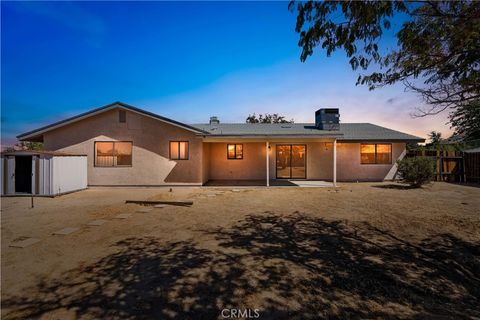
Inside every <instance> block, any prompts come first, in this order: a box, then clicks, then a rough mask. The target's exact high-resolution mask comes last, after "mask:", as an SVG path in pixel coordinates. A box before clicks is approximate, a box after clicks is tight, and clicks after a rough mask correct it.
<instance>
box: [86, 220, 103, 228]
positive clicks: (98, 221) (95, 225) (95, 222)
mask: <svg viewBox="0 0 480 320" xmlns="http://www.w3.org/2000/svg"><path fill="white" fill-rule="evenodd" d="M105 222H107V220H102V219H99V220H93V221H90V222H89V223H87V226H94V227H98V226H101V225H102V224H104V223H105Z"/></svg>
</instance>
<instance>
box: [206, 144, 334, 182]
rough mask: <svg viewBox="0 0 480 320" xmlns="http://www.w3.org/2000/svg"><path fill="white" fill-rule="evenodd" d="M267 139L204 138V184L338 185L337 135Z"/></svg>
mask: <svg viewBox="0 0 480 320" xmlns="http://www.w3.org/2000/svg"><path fill="white" fill-rule="evenodd" d="M265 140H267V139H259V138H256V139H246V138H233V137H232V138H228V139H227V138H210V139H209V138H207V139H205V138H204V144H203V146H204V155H205V163H204V185H206V186H305V187H330V186H333V187H335V186H336V183H337V140H336V139H335V138H330V139H327V138H322V139H318V138H310V139H307V138H296V139H291V138H290V139H288V138H280V137H277V138H269V139H268V141H265ZM326 181H329V182H326Z"/></svg>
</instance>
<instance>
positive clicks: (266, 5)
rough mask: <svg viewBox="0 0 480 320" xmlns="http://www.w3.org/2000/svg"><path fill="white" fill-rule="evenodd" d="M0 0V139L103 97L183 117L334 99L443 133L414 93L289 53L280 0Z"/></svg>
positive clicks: (296, 110)
mask: <svg viewBox="0 0 480 320" xmlns="http://www.w3.org/2000/svg"><path fill="white" fill-rule="evenodd" d="M1 5H2V7H1V9H2V13H1V14H2V19H1V20H2V22H1V23H2V25H1V27H2V39H1V49H2V52H1V54H2V57H1V89H2V96H1V107H2V111H1V112H2V144H10V143H12V142H14V140H15V139H14V136H15V135H18V134H19V133H22V132H24V131H28V130H31V129H35V128H37V127H38V126H41V125H45V124H48V123H51V122H53V121H57V120H60V119H62V118H64V117H68V116H72V115H75V114H77V113H80V112H83V111H87V110H89V109H92V108H94V107H98V106H102V105H105V104H108V103H111V102H113V101H123V102H126V103H129V104H132V105H135V106H137V107H139V108H144V109H147V110H149V111H152V112H156V113H158V114H161V115H163V116H167V117H171V118H173V119H176V120H179V121H184V122H187V123H193V122H206V121H207V120H208V118H209V116H211V115H217V116H218V117H219V118H220V120H221V121H223V122H243V121H244V120H245V118H246V117H247V116H248V114H249V113H253V112H256V113H265V112H278V113H281V114H284V115H286V116H287V118H293V119H295V121H296V122H312V121H313V118H314V111H315V110H316V109H318V108H320V107H338V108H340V112H341V120H342V121H343V122H373V123H376V124H379V125H384V126H388V127H390V128H393V129H398V130H402V131H406V132H409V133H412V134H417V135H420V136H425V135H426V133H427V132H429V131H431V130H437V131H441V132H443V133H444V135H448V133H449V128H448V125H446V124H445V123H446V117H447V115H446V114H442V115H440V116H436V117H428V118H422V119H412V118H411V117H410V114H411V113H412V111H413V109H414V107H415V106H418V105H420V104H421V100H420V99H419V98H418V97H417V96H415V95H414V94H412V93H405V92H404V90H403V88H402V87H401V86H393V87H388V88H385V89H381V90H376V91H374V92H371V91H368V89H367V88H366V87H359V86H355V80H356V77H357V73H356V72H354V71H352V70H351V69H350V66H349V64H348V59H347V58H346V57H345V55H344V54H343V53H342V52H338V53H335V54H334V55H333V56H332V57H328V58H327V57H326V55H325V53H324V52H322V51H321V50H317V52H316V53H315V55H314V56H313V57H311V58H310V59H308V60H307V62H306V63H301V62H300V59H299V55H300V52H301V50H300V48H299V47H298V46H297V42H298V35H297V34H296V33H295V31H294V27H295V15H294V14H293V13H291V12H289V11H288V9H287V6H288V2H243V3H240V2H183V3H182V2H137V3H133V2H116V3H113V2H2V4H1ZM395 23H396V26H397V27H398V26H399V25H400V22H398V21H397V22H395V21H394V25H395ZM382 45H383V47H384V48H389V47H392V46H394V45H395V41H394V39H393V37H386V39H385V40H384V41H383V42H382Z"/></svg>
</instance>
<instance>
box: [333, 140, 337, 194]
mask: <svg viewBox="0 0 480 320" xmlns="http://www.w3.org/2000/svg"><path fill="white" fill-rule="evenodd" d="M333 186H334V187H337V139H335V140H333Z"/></svg>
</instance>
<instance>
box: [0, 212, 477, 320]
mask: <svg viewBox="0 0 480 320" xmlns="http://www.w3.org/2000/svg"><path fill="white" fill-rule="evenodd" d="M204 233H205V236H206V237H209V239H214V240H210V241H214V243H215V244H214V245H210V246H209V248H206V247H202V243H196V242H194V241H187V242H171V243H165V242H159V241H158V240H157V239H155V238H150V237H142V238H129V239H126V240H124V241H121V242H118V243H117V244H116V245H115V246H116V247H117V248H116V249H117V250H116V253H114V254H111V255H109V256H106V257H104V258H103V259H101V260H99V261H98V262H97V263H95V264H92V265H89V266H86V267H83V268H79V269H76V270H72V271H70V272H69V273H67V274H66V275H65V276H64V277H63V278H61V279H57V280H54V281H51V280H50V281H47V280H44V281H41V282H40V283H39V284H38V285H37V286H36V287H34V288H32V290H31V292H30V291H29V292H28V293H27V292H25V294H24V295H22V296H16V297H6V298H5V299H4V300H3V302H2V305H3V308H8V310H14V311H12V312H11V313H10V314H4V317H5V319H8V318H38V317H41V316H42V315H45V314H46V313H50V314H55V313H58V312H60V311H62V310H63V312H64V314H69V315H72V317H73V318H82V317H85V318H101V319H217V318H221V315H220V312H221V310H222V309H223V308H237V309H242V308H251V309H254V308H257V309H259V310H260V319H318V318H329V319H330V318H338V319H345V318H392V319H396V318H399V319H401V318H408V319H415V318H438V317H442V318H455V319H457V318H468V317H480V311H479V310H478V305H480V246H478V245H477V244H471V243H466V242H464V241H461V240H459V239H457V238H455V237H453V236H451V235H446V234H443V235H437V236H435V237H434V238H430V239H425V240H424V241H423V242H421V243H417V244H412V243H409V242H407V241H405V240H403V239H399V238H397V237H395V236H394V235H393V234H390V233H389V232H386V231H383V230H379V229H377V228H374V227H372V226H371V225H368V224H358V225H346V224H345V223H343V222H340V221H326V220H323V219H316V218H311V217H308V216H306V215H302V214H300V213H295V214H293V215H290V216H279V215H276V214H274V213H269V212H266V213H261V214H252V215H250V216H248V217H247V218H246V219H245V220H242V221H239V222H238V223H237V225H235V226H233V227H231V228H228V229H218V230H206V231H204Z"/></svg>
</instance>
